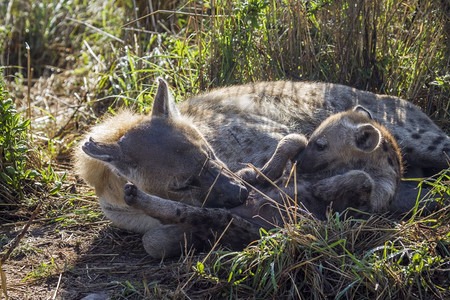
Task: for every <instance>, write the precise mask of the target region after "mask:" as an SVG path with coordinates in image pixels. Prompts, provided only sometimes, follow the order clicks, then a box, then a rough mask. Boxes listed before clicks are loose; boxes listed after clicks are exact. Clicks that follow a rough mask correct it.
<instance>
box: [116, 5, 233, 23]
mask: <svg viewBox="0 0 450 300" xmlns="http://www.w3.org/2000/svg"><path fill="white" fill-rule="evenodd" d="M156 14H174V15H185V16H194V17H202V18H215V17H229V15H204V14H196V13H189V12H185V11H174V10H165V9H158V10H156V11H154V12H151V13H149V14H146V15H145V16H142V17H140V18H137V19H136V20H133V21H130V22H128V23H125V24H123V25H122V26H121V27H125V26H128V25H131V24H134V23H136V22H139V21H140V20H142V19H145V18H148V17H151V16H153V15H156Z"/></svg>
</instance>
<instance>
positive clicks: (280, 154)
mask: <svg viewBox="0 0 450 300" xmlns="http://www.w3.org/2000/svg"><path fill="white" fill-rule="evenodd" d="M368 124H370V126H368ZM358 126H368V127H369V128H370V129H371V130H373V131H372V134H374V135H375V136H370V135H364V136H363V137H358V136H355V134H354V133H355V132H357V129H358V128H359V127H358ZM335 130H337V131H338V132H335ZM364 130H366V127H364ZM330 134H334V135H335V137H334V138H333V139H329V140H328V142H329V146H330V151H329V153H327V156H328V159H330V157H332V158H331V159H332V160H334V161H335V164H333V165H329V166H328V167H327V168H325V169H324V170H321V171H318V170H310V172H309V173H306V174H305V173H304V172H302V169H301V161H302V160H303V159H314V158H311V157H308V155H309V153H310V152H311V149H314V147H315V144H314V143H309V144H307V140H306V138H305V137H304V136H302V135H298V134H291V135H288V136H286V137H285V138H283V139H282V140H281V141H280V143H279V144H278V146H277V149H276V151H275V153H274V154H273V155H272V157H271V159H270V160H269V161H268V162H267V163H266V165H265V166H264V167H263V169H262V172H263V174H264V175H265V176H264V177H268V178H269V179H271V180H277V177H279V176H280V175H281V174H282V172H283V171H285V167H286V165H287V164H288V163H289V162H290V161H292V160H296V159H297V157H300V167H299V171H300V172H299V175H298V177H297V181H296V182H293V180H291V181H290V184H289V185H288V186H287V187H286V188H281V191H280V190H278V189H277V188H274V187H272V186H271V185H270V186H264V178H263V177H258V173H257V172H256V171H255V170H254V169H252V168H246V169H243V170H241V171H239V172H238V175H239V176H241V177H243V178H244V179H246V180H247V181H248V182H250V183H251V184H256V185H257V187H258V188H259V189H260V190H261V191H262V192H263V194H259V193H257V192H253V193H252V194H251V195H250V198H249V199H248V201H247V203H246V204H244V205H241V206H239V207H235V208H231V209H227V210H225V209H211V208H198V207H194V206H188V205H185V204H181V203H177V202H174V201H170V200H168V199H162V198H160V197H157V196H153V195H149V194H147V193H144V192H142V191H140V190H139V189H137V188H136V187H135V186H134V185H127V186H126V187H125V201H126V202H127V203H128V204H129V205H131V206H132V207H134V208H135V209H140V210H142V211H143V212H145V213H147V214H148V215H149V216H151V217H153V218H157V219H158V220H160V221H161V222H162V223H163V224H166V225H164V227H162V228H159V229H158V230H156V231H151V232H147V233H146V235H145V239H144V246H145V248H146V249H147V251H148V252H149V253H151V254H152V255H155V253H158V249H159V251H162V252H164V253H165V255H176V254H177V253H179V252H178V251H179V249H180V248H179V246H178V247H174V244H175V245H176V244H177V242H176V241H177V240H178V244H179V243H181V242H182V241H183V239H181V238H182V237H183V236H184V234H185V235H186V236H187V237H188V238H187V239H186V241H187V242H188V243H189V245H190V246H193V247H196V248H199V247H200V249H203V248H204V247H205V245H206V246H207V245H210V244H211V243H212V242H213V241H214V239H215V238H216V237H217V236H218V235H219V234H221V233H222V232H223V231H224V230H225V228H226V227H227V226H228V225H229V228H227V230H226V231H225V234H224V235H223V237H222V239H221V243H222V244H223V245H225V246H227V247H230V248H231V249H235V250H238V249H241V248H242V247H243V246H245V245H246V244H248V243H249V242H251V241H252V240H254V239H255V238H256V237H257V236H258V232H259V228H260V227H264V228H266V229H269V228H272V227H273V226H274V225H279V226H282V225H283V220H284V219H288V216H289V215H290V214H292V213H290V212H289V211H287V210H286V208H288V207H290V206H291V205H294V203H293V201H292V199H294V193H295V190H296V189H298V194H299V195H300V198H299V201H300V202H301V204H299V205H298V206H299V208H298V209H300V210H301V208H302V207H303V208H304V209H305V210H306V211H308V212H310V213H312V214H313V215H314V216H315V217H316V218H320V219H324V218H325V217H326V213H327V211H328V209H329V208H330V207H331V208H332V209H333V210H334V211H339V212H344V210H346V209H347V208H349V207H353V208H355V209H357V210H361V211H366V212H387V210H388V208H389V204H390V202H391V201H392V199H393V198H394V197H395V193H396V190H397V186H398V184H399V181H400V177H401V156H400V152H399V151H398V147H397V145H396V143H395V140H394V139H393V138H392V137H391V136H390V134H389V132H388V131H387V130H386V129H384V128H383V127H382V126H381V125H379V124H377V123H376V122H372V121H371V119H370V118H368V117H367V116H365V115H364V113H359V112H355V111H347V112H343V113H339V114H337V115H335V116H331V117H329V118H328V119H326V120H325V121H324V122H323V124H321V125H320V126H319V128H318V129H317V130H316V131H315V132H314V133H313V134H312V137H313V138H315V137H317V136H321V137H324V136H329V135H330ZM355 140H358V141H360V142H366V141H368V142H370V143H372V144H370V143H369V146H370V149H366V148H364V151H362V150H360V148H357V147H356V146H352V144H353V143H354V142H355ZM333 143H343V144H346V145H347V149H345V148H344V149H342V148H340V147H338V148H334V149H333V148H332V147H331V146H332V144H333ZM383 143H392V144H390V147H391V151H385V150H384V149H383V145H384V144H383ZM359 147H361V146H359ZM353 148H355V149H353ZM356 148H357V149H356ZM341 151H342V152H343V151H347V152H349V153H350V154H352V155H356V154H357V155H358V160H361V159H362V160H363V161H364V164H361V163H356V164H355V163H354V162H353V161H352V160H351V159H345V154H344V158H342V155H341ZM330 152H331V153H330ZM352 152H353V153H352ZM357 152H360V153H357ZM348 155H349V154H348V153H347V156H348ZM392 155H394V156H395V159H396V162H397V163H396V165H394V166H390V165H389V166H387V164H388V163H387V157H389V156H392ZM337 159H344V160H345V162H344V163H339V161H338V160H337ZM374 160H383V161H384V162H385V163H380V162H377V163H375V162H374ZM286 177H287V176H286V175H285V176H283V177H282V178H280V179H278V180H277V181H278V183H279V184H280V186H284V184H285V182H284V181H285V180H286ZM262 195H265V196H262ZM289 202H290V204H289ZM288 210H289V209H288ZM163 236H164V238H163ZM168 237H171V238H168ZM154 241H157V242H156V243H155V242H154Z"/></svg>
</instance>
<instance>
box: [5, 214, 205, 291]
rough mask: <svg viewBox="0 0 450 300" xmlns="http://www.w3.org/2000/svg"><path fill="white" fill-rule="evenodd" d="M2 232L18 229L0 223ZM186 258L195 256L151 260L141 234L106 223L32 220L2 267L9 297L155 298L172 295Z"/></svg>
mask: <svg viewBox="0 0 450 300" xmlns="http://www.w3.org/2000/svg"><path fill="white" fill-rule="evenodd" d="M0 234H4V235H7V236H13V235H14V234H16V231H9V230H7V229H5V228H2V229H1V231H0ZM187 258H188V260H194V261H196V258H194V259H193V258H192V257H186V256H184V257H183V258H181V259H177V260H164V261H159V260H155V259H152V258H150V257H149V256H148V255H147V254H146V252H145V250H144V248H143V247H142V244H141V237H140V235H137V234H133V233H130V232H127V231H124V230H121V229H118V228H116V227H114V226H111V225H110V224H109V222H98V223H97V224H91V225H90V226H86V227H84V228H83V227H81V226H79V227H78V226H77V227H74V228H66V229H58V228H57V226H56V225H54V224H51V225H43V224H35V225H33V226H32V228H30V230H29V231H28V233H27V234H26V235H25V237H24V238H23V239H22V241H21V243H20V247H19V248H18V249H16V250H15V251H14V252H13V255H12V257H11V258H10V259H9V260H7V261H6V262H5V263H4V265H3V271H4V273H5V274H6V277H7V289H8V296H9V297H10V299H81V298H83V297H85V296H87V295H89V294H100V295H107V296H108V297H111V298H116V297H119V298H120V297H125V298H126V299H135V298H136V297H137V298H140V297H145V296H151V297H156V298H159V296H169V295H172V296H175V295H176V294H177V293H178V292H177V291H176V290H177V287H179V285H180V283H181V282H185V281H186V280H187V276H190V274H192V269H191V268H190V266H191V264H186V259H187ZM198 259H200V257H198ZM189 269H190V270H191V271H190V270H189ZM152 287H153V289H151V288H152ZM127 295H129V296H131V298H129V297H127Z"/></svg>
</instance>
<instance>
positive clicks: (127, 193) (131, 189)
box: [123, 183, 138, 206]
mask: <svg viewBox="0 0 450 300" xmlns="http://www.w3.org/2000/svg"><path fill="white" fill-rule="evenodd" d="M123 192H124V200H125V202H126V203H127V204H128V205H130V206H132V205H133V204H134V203H135V202H136V196H137V192H138V189H137V187H136V186H135V185H134V184H132V183H126V184H125V187H124V190H123Z"/></svg>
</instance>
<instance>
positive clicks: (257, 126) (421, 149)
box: [181, 81, 450, 169]
mask: <svg viewBox="0 0 450 300" xmlns="http://www.w3.org/2000/svg"><path fill="white" fill-rule="evenodd" d="M356 105H361V106H364V107H366V108H367V109H369V110H370V111H371V112H372V114H373V117H374V119H375V120H376V121H378V122H379V123H381V124H382V125H384V126H386V127H387V128H388V129H389V130H390V131H391V132H392V133H393V135H394V136H395V138H396V139H397V141H398V143H399V145H400V147H401V148H402V151H403V154H404V158H405V161H406V162H407V165H408V166H410V167H416V168H436V169H444V168H447V167H448V162H447V158H446V156H445V155H444V154H443V153H444V152H445V153H447V154H448V153H450V138H449V137H448V136H447V135H446V134H445V133H444V132H443V131H442V130H441V129H440V128H439V127H437V126H436V125H435V124H434V123H433V122H432V121H431V120H430V119H429V118H428V117H427V116H426V115H425V114H424V113H423V112H421V111H420V110H419V109H418V108H417V107H416V106H414V105H413V104H412V103H410V102H408V101H405V100H403V99H400V98H397V97H391V96H385V95H376V94H373V93H370V92H365V91H361V90H357V89H354V88H351V87H347V86H343V85H338V84H332V83H313V82H291V81H277V82H258V83H252V84H247V85H241V86H231V87H226V88H219V89H216V90H213V91H210V92H207V93H204V94H201V95H198V96H195V97H192V98H190V99H188V100H187V101H185V102H184V103H183V104H182V106H181V111H182V113H184V114H188V115H190V116H191V117H193V118H194V122H195V123H196V124H197V125H199V126H200V127H203V128H202V129H203V130H202V132H204V134H205V135H206V136H207V138H208V140H210V141H211V143H212V144H213V147H214V148H215V149H216V151H217V153H218V154H219V156H220V157H222V158H223V159H224V160H225V161H226V162H227V163H228V164H229V165H230V167H232V168H234V166H233V164H234V163H235V162H237V159H242V158H244V160H241V161H243V162H247V161H246V160H245V159H246V158H247V159H248V160H249V161H251V162H253V163H256V164H259V158H260V157H258V158H255V157H248V155H247V153H252V151H253V152H257V151H260V152H266V153H271V152H272V151H274V149H275V146H276V141H279V140H280V139H281V138H282V137H283V136H284V135H286V134H289V133H302V134H305V135H307V136H309V135H310V134H311V133H312V132H313V130H314V129H315V128H316V127H317V126H318V125H319V124H320V123H321V122H322V121H323V120H325V119H326V118H327V117H328V116H330V115H332V114H334V113H337V112H341V111H345V110H349V109H351V108H353V107H355V106H356ZM202 124H204V125H202ZM236 153H241V154H238V155H236ZM262 156H263V155H261V158H267V157H262Z"/></svg>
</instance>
